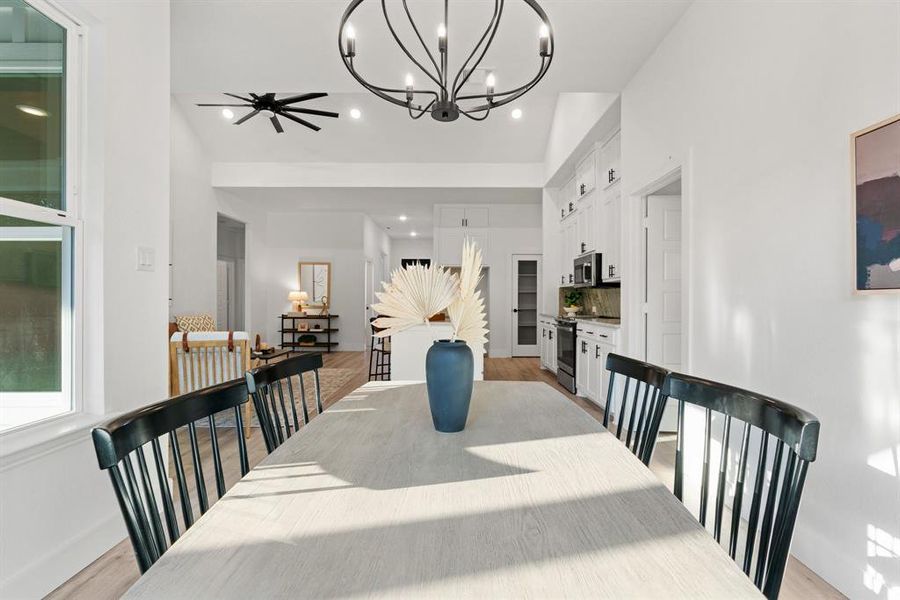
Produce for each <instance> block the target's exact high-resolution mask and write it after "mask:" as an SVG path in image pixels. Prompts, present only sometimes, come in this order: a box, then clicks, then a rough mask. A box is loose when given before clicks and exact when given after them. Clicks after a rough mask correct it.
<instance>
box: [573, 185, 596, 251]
mask: <svg viewBox="0 0 900 600" xmlns="http://www.w3.org/2000/svg"><path fill="white" fill-rule="evenodd" d="M594 204H595V203H594V200H593V199H589V200H585V201H584V202H583V203H582V205H581V207H580V208H579V209H578V214H577V215H576V221H577V223H578V225H577V228H578V239H577V240H576V242H577V243H576V252H577V255H578V256H580V255H582V254H584V253H585V252H592V251H593V250H594V249H595V248H596V239H595V238H596V236H595V230H596V211H595V209H594Z"/></svg>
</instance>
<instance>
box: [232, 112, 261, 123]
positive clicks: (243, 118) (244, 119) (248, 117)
mask: <svg viewBox="0 0 900 600" xmlns="http://www.w3.org/2000/svg"><path fill="white" fill-rule="evenodd" d="M258 114H259V111H258V110H251V111H250V112H248V113H247V114H246V115H244V116H243V117H241V118H240V119H238V120H237V121H235V122H234V124H235V125H240V124H241V123H243V122H244V121H246V120H247V119H250V118H253V117H255V116H256V115H258Z"/></svg>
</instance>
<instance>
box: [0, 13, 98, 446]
mask: <svg viewBox="0 0 900 600" xmlns="http://www.w3.org/2000/svg"><path fill="white" fill-rule="evenodd" d="M79 44H80V36H79V34H78V29H77V26H76V25H75V24H74V23H73V22H71V21H70V20H69V19H68V18H67V17H66V16H65V15H63V14H61V13H59V12H58V11H57V10H56V9H55V8H54V7H53V6H52V5H50V4H47V3H45V2H43V0H34V1H33V2H25V1H24V0H0V434H2V433H3V432H8V431H10V430H12V429H16V428H21V427H24V426H27V425H30V424H34V423H36V422H39V421H44V420H46V419H50V418H54V417H58V416H61V415H65V414H68V413H72V412H76V411H79V410H80V408H81V398H80V380H81V377H80V374H81V368H80V360H79V355H80V352H78V348H79V344H80V339H81V336H80V332H81V315H80V302H79V301H78V299H79V298H80V293H81V290H80V282H81V252H80V246H81V241H80V237H81V233H82V231H81V227H80V221H79V218H78V215H79V213H78V199H77V191H78V173H79V169H78V168H77V165H78V156H77V149H78V139H79V131H78V124H79V121H80V119H79V118H78V114H79V113H78V111H77V107H76V104H77V98H78V94H77V90H78V83H79V81H78V80H79V78H80V69H79V64H80V62H79Z"/></svg>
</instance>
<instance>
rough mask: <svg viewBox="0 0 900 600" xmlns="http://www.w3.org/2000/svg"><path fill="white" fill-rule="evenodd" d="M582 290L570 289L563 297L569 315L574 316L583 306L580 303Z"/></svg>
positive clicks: (564, 307) (564, 308) (564, 306)
mask: <svg viewBox="0 0 900 600" xmlns="http://www.w3.org/2000/svg"><path fill="white" fill-rule="evenodd" d="M581 297H582V295H581V291H580V290H570V291H568V292H566V295H565V296H564V297H563V300H564V303H563V310H564V311H566V316H567V317H574V316H575V315H576V314H577V313H578V311H579V310H581V307H580V306H579V305H578V303H579V302H581Z"/></svg>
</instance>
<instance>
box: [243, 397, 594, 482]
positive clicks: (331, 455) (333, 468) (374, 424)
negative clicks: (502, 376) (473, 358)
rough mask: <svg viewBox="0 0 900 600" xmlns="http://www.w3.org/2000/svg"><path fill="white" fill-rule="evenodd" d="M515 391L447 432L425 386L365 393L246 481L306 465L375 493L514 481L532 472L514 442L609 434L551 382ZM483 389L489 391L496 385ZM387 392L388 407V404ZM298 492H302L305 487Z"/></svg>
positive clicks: (479, 405)
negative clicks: (438, 426) (439, 427)
mask: <svg viewBox="0 0 900 600" xmlns="http://www.w3.org/2000/svg"><path fill="white" fill-rule="evenodd" d="M486 383H487V382H486ZM498 383H499V382H498ZM501 385H502V384H501ZM495 389H497V388H495ZM516 389H517V390H522V392H521V393H519V394H515V395H510V394H491V393H480V394H476V397H473V401H472V405H471V408H470V412H469V420H468V424H467V426H466V429H465V430H464V431H462V432H459V433H454V434H445V433H438V432H436V431H435V430H434V427H433V425H432V423H431V415H430V412H429V408H428V399H427V395H426V392H425V386H424V384H418V385H408V384H407V385H404V384H398V383H390V382H386V383H380V384H379V385H377V386H373V387H368V386H367V387H366V388H360V389H359V390H356V391H355V392H353V393H351V394H350V395H348V396H347V397H346V398H344V399H343V400H341V401H340V402H338V403H337V404H335V405H333V406H332V407H330V408H329V409H328V410H326V411H325V412H324V413H323V414H322V415H321V416H319V417H316V418H315V419H313V420H312V421H311V422H310V424H309V425H308V426H306V427H304V428H302V429H301V430H300V431H299V432H298V433H297V435H296V436H295V437H292V438H291V439H290V440H288V442H286V443H285V444H284V445H282V446H281V447H279V448H278V449H277V450H276V451H275V452H274V453H273V454H272V455H271V456H269V457H268V458H267V459H265V460H264V461H263V462H262V463H261V464H260V465H259V466H257V467H256V468H255V469H254V473H251V474H250V475H249V476H248V479H250V480H256V476H257V475H259V474H260V473H261V472H265V471H267V470H269V469H281V468H287V467H290V466H291V465H298V466H299V465H300V464H301V463H306V464H309V463H312V464H315V465H316V466H317V467H318V468H319V469H321V471H322V473H324V474H328V475H330V476H332V477H334V478H336V479H338V480H340V482H343V483H344V484H347V485H350V486H359V487H364V488H368V489H376V490H388V489H398V488H409V487H416V486H424V485H435V484H442V483H451V482H458V481H472V480H479V479H488V478H495V477H509V476H514V475H524V474H527V473H532V472H534V471H533V469H530V468H526V467H522V466H519V465H520V464H521V461H518V460H517V453H516V451H515V449H514V447H513V446H512V445H513V444H523V443H528V442H534V441H538V440H547V439H565V438H569V437H573V436H592V437H593V438H595V439H594V442H595V443H598V440H599V439H600V437H601V436H602V435H604V433H603V432H604V430H603V428H602V427H601V426H600V424H599V423H597V422H596V421H595V420H594V419H592V418H591V417H590V416H588V415H587V414H585V413H584V411H582V410H581V409H580V408H578V407H576V406H574V405H572V404H571V403H570V402H569V401H568V400H566V399H565V398H564V397H563V396H561V395H559V394H558V393H556V392H553V391H552V388H550V387H549V386H546V384H543V383H527V384H523V385H521V386H519V387H517V388H516ZM482 390H487V392H490V390H491V385H490V383H487V387H485V388H482ZM387 392H390V401H389V402H385V401H383V400H384V399H385V398H387V396H385V395H384V394H386V393H387ZM488 455H490V456H491V457H492V458H489V457H488ZM494 458H502V459H505V460H494ZM517 463H519V464H518V465H517ZM269 477H272V478H274V475H272V474H270V475H269ZM260 479H261V476H260ZM295 489H296V493H298V494H302V493H304V490H303V488H302V486H300V485H297V486H296V488H295ZM255 493H257V492H255ZM285 493H286V492H285V490H284V489H279V490H278V492H277V494H278V495H284V494H285ZM258 494H259V495H266V492H265V491H259V492H258Z"/></svg>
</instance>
